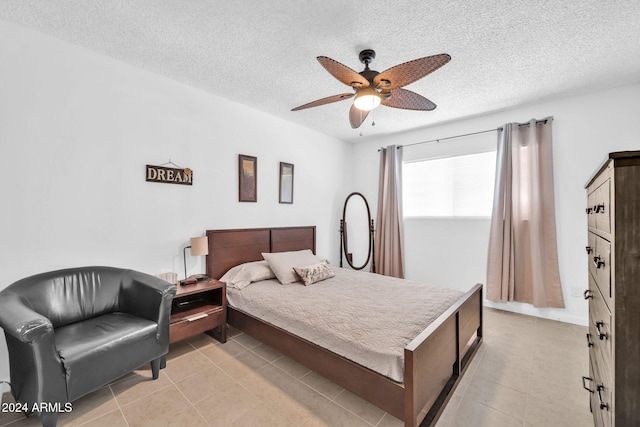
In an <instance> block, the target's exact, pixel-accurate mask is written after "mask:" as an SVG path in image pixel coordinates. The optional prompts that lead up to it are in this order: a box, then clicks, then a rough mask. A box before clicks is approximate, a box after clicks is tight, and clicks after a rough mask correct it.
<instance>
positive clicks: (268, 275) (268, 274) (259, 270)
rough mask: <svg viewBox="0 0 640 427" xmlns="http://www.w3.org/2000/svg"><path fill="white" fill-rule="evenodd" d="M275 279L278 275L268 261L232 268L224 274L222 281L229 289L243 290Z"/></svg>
mask: <svg viewBox="0 0 640 427" xmlns="http://www.w3.org/2000/svg"><path fill="white" fill-rule="evenodd" d="M275 277H276V275H275V274H274V273H273V271H272V270H271V268H270V267H269V264H267V262H266V261H254V262H246V263H244V264H240V265H237V266H235V267H233V268H231V269H230V270H229V271H227V272H226V273H224V276H222V277H221V278H220V281H221V282H225V283H226V284H227V287H229V288H236V289H243V288H245V287H247V286H248V285H250V284H251V283H253V282H258V281H260V280H268V279H274V278H275Z"/></svg>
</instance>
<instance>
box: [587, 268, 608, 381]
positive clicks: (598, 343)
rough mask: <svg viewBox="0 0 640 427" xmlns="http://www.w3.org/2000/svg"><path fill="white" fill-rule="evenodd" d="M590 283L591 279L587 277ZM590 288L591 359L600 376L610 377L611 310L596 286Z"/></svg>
mask: <svg viewBox="0 0 640 427" xmlns="http://www.w3.org/2000/svg"><path fill="white" fill-rule="evenodd" d="M589 281H590V282H591V283H590V285H592V284H593V279H592V278H591V277H589ZM591 289H592V293H591V296H592V298H590V300H589V301H590V302H589V335H590V342H591V343H592V344H593V346H592V347H591V351H590V354H589V355H590V356H591V359H592V360H594V361H595V363H596V365H597V366H598V368H599V372H600V374H601V375H602V376H604V377H606V378H609V379H612V377H611V373H612V371H613V363H612V362H613V357H612V356H613V348H612V342H613V336H612V333H611V332H612V329H611V312H610V311H609V309H608V308H607V306H606V304H605V303H604V299H603V298H602V294H600V292H599V290H598V289H597V288H595V289H593V288H591Z"/></svg>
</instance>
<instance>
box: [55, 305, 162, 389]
mask: <svg viewBox="0 0 640 427" xmlns="http://www.w3.org/2000/svg"><path fill="white" fill-rule="evenodd" d="M157 330H158V324H157V323H156V322H153V321H150V320H146V319H143V318H140V317H136V316H132V315H130V314H126V313H120V312H116V313H110V314H104V315H102V316H98V317H94V318H92V319H88V320H84V321H82V322H77V323H73V324H71V325H66V326H63V327H60V328H57V329H55V332H54V333H55V342H56V349H57V351H58V354H59V356H60V359H61V360H62V365H63V367H64V370H65V375H66V377H67V395H68V399H69V401H73V400H74V399H76V398H78V397H80V396H82V395H84V394H86V393H89V392H91V391H93V390H95V389H97V388H100V387H101V386H103V385H105V384H107V383H108V382H110V381H113V379H115V378H119V377H120V376H122V375H124V374H126V373H128V372H130V371H132V370H134V369H136V368H138V367H139V366H141V365H143V364H145V363H147V362H149V361H151V360H153V359H155V358H157V357H159V355H161V354H162V353H163V352H162V349H161V346H160V345H159V343H158V342H157V339H156V334H157Z"/></svg>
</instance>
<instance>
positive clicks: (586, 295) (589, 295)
mask: <svg viewBox="0 0 640 427" xmlns="http://www.w3.org/2000/svg"><path fill="white" fill-rule="evenodd" d="M582 295H584V299H589V298H593V291H592V290H591V289H587V290H586V291H584V294H582Z"/></svg>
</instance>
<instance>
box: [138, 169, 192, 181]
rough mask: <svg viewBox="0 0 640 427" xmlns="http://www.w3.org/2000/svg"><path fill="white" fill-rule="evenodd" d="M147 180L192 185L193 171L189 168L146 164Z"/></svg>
mask: <svg viewBox="0 0 640 427" xmlns="http://www.w3.org/2000/svg"><path fill="white" fill-rule="evenodd" d="M147 181H150V182H163V183H166V184H182V185H193V171H192V170H191V169H189V168H184V169H179V168H168V167H165V166H153V165H147Z"/></svg>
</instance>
